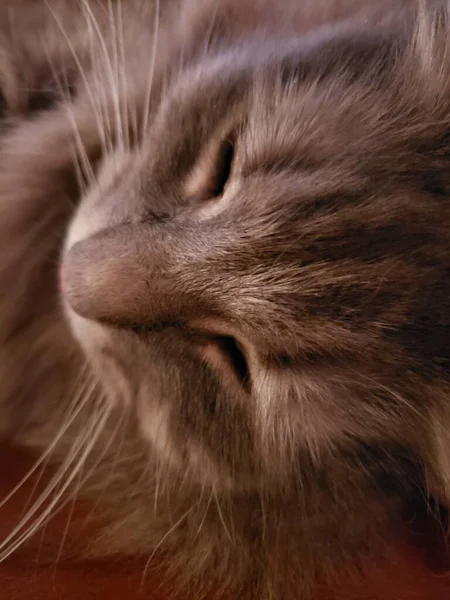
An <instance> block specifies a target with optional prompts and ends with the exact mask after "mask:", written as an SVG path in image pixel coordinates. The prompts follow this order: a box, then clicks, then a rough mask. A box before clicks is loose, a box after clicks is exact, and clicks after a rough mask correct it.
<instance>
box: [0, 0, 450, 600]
mask: <svg viewBox="0 0 450 600" xmlns="http://www.w3.org/2000/svg"><path fill="white" fill-rule="evenodd" d="M373 4H374V3H372V2H368V3H361V2H360V1H356V0H355V1H354V2H352V1H348V2H338V0H327V1H325V0H322V1H320V2H318V1H314V2H313V1H311V2H309V1H308V2H302V3H299V2H295V1H292V2H290V1H288V0H286V1H284V2H281V3H280V2H273V1H271V0H252V1H250V0H248V1H247V0H244V1H242V0H240V1H237V0H236V1H235V0H223V1H222V0H221V1H220V2H218V1H217V0H211V1H209V0H208V1H201V2H200V1H199V2H197V3H196V2H194V1H193V0H192V1H191V0H185V1H184V2H181V4H179V3H178V2H176V1H175V0H173V2H161V6H159V5H157V4H155V3H153V2H145V1H144V0H130V1H129V2H125V1H123V2H122V3H120V2H119V1H117V2H112V3H108V2H92V3H88V2H80V3H78V4H75V3H72V2H68V1H67V2H65V1H64V0H58V1H56V0H49V1H48V2H28V1H26V0H21V1H20V2H17V1H14V2H13V1H12V0H11V1H10V2H6V3H4V6H3V5H2V8H1V9H0V28H1V32H2V37H1V39H0V84H1V89H2V97H1V107H0V108H1V111H2V130H1V138H0V256H1V257H2V258H1V260H0V289H1V291H2V294H1V297H0V380H1V382H2V385H1V391H0V401H1V411H2V412H1V422H0V428H1V432H2V433H3V434H4V435H6V436H10V437H13V438H16V439H17V440H19V441H21V442H22V443H26V444H28V445H31V446H37V447H45V446H46V445H48V444H51V443H52V441H53V440H54V439H55V436H58V435H59V434H58V432H61V427H63V426H64V423H65V422H66V419H67V417H66V415H67V411H68V407H69V405H70V404H71V403H72V402H73V401H74V399H76V397H77V393H78V394H80V385H81V383H80V382H83V373H85V370H86V369H87V370H88V372H89V373H90V375H89V379H90V380H92V381H93V383H92V386H91V387H89V385H88V386H87V389H89V394H87V396H86V394H85V396H86V397H87V401H85V402H84V404H83V405H82V409H80V412H79V413H78V414H77V416H76V418H75V417H74V418H73V422H72V424H71V426H70V427H67V431H65V434H64V435H60V436H59V438H58V440H59V441H58V443H57V444H56V445H55V449H54V452H53V456H54V458H55V460H64V457H65V456H67V455H68V454H69V455H70V453H71V452H74V450H73V448H74V444H76V441H77V439H82V432H83V431H85V428H86V423H89V422H91V421H92V419H93V418H94V419H95V418H96V417H95V415H94V417H93V413H94V412H95V410H98V401H99V399H101V398H103V397H104V396H106V397H107V405H108V406H109V403H111V404H112V403H113V402H115V403H116V405H115V406H113V407H112V408H110V409H108V410H110V411H111V416H110V419H109V421H108V423H107V424H106V426H105V428H104V430H103V431H102V433H101V435H99V438H98V441H97V442H96V444H95V446H94V448H93V449H92V452H90V454H89V456H88V457H87V458H86V460H85V461H84V462H85V463H87V464H86V465H85V468H84V472H85V473H87V475H86V476H85V477H84V478H83V487H82V493H84V494H85V496H86V497H88V498H94V499H95V498H96V497H97V496H100V497H101V504H102V507H103V511H104V517H105V518H106V519H107V521H108V527H107V529H105V532H104V534H103V535H102V536H101V537H100V539H99V540H98V541H97V542H96V543H95V544H94V545H93V547H92V548H91V549H90V552H91V553H93V554H102V555H105V554H108V553H123V552H126V553H138V554H148V555H149V556H151V558H152V559H153V556H154V555H157V556H158V558H159V560H160V561H163V562H164V564H165V565H166V566H167V568H168V569H169V570H170V571H172V572H173V574H174V575H175V576H176V580H177V581H178V582H179V585H180V588H181V587H184V588H185V589H186V587H187V586H189V587H188V589H189V590H190V592H189V593H190V597H192V598H195V599H200V598H210V597H211V595H210V594H211V590H212V589H214V590H216V591H217V590H219V593H222V592H223V593H224V594H230V593H231V594H235V596H236V597H238V598H242V599H249V600H256V599H258V600H259V599H262V600H269V599H275V598H276V599H278V600H291V599H292V600H293V599H294V598H295V599H296V598H299V597H300V596H301V597H302V598H303V597H305V598H306V597H308V594H313V591H312V590H313V588H314V585H315V583H317V581H321V580H323V579H332V578H333V576H334V573H335V571H336V569H341V568H346V567H347V568H350V567H351V565H355V564H358V559H359V557H361V556H364V555H366V554H367V551H369V550H377V549H379V548H380V547H381V546H382V544H383V543H389V540H390V539H391V538H392V536H393V535H395V532H396V529H397V527H398V526H399V524H400V520H401V515H402V511H403V509H404V508H405V506H407V505H408V504H409V503H411V502H413V501H416V500H417V499H421V498H423V497H425V498H426V497H427V496H428V495H429V494H433V495H434V496H435V497H437V498H438V499H439V500H440V501H441V502H443V503H444V504H445V503H448V501H449V499H450V464H449V458H448V457H449V451H450V434H449V431H450V414H449V408H448V404H449V393H450V370H449V368H450V352H449V346H448V339H449V335H450V316H449V315H450V310H449V309H450V305H449V303H450V300H449V298H450V289H449V272H450V205H449V201H448V195H449V193H450V179H449V174H448V164H449V157H450V143H449V140H450V137H449V131H450V103H449V100H448V99H449V98H450V42H449V39H450V38H449V33H450V21H449V10H450V8H449V3H448V2H437V1H436V2H431V1H430V2H420V1H418V2H394V1H390V2H379V3H376V7H374V5H373ZM300 6H301V8H300ZM119 15H120V19H119ZM155 22H156V23H157V27H155ZM155 34H157V36H158V37H157V40H156V41H157V43H156V44H155V37H154V36H155ZM155 48H156V55H155V56H154V55H153V52H154V49H155ZM150 76H151V87H150V88H149V82H148V79H149V77H150ZM149 89H150V91H151V93H150V95H148V90H149ZM229 132H231V134H232V136H233V137H232V141H233V144H234V153H235V155H234V162H233V166H232V170H231V175H230V181H231V183H230V186H229V188H227V189H226V191H225V193H224V196H223V198H222V200H221V201H220V202H222V204H217V205H216V204H213V203H210V204H208V202H206V203H205V202H204V201H203V198H201V195H202V194H201V190H202V186H206V188H205V189H207V190H209V189H210V188H209V187H208V185H207V184H208V181H207V179H208V177H209V176H210V175H209V171H210V170H211V169H212V168H213V166H214V159H215V154H214V153H215V152H217V149H218V148H220V144H221V142H222V137H223V136H224V135H228V133H229ZM76 151H78V154H79V155H80V156H79V162H78V168H77V167H76V164H77V161H75V159H74V156H75V155H76V153H77V152H76ZM209 155H211V156H209ZM211 165H212V166H211ZM80 170H81V171H83V173H82V177H80V174H79V171H80ZM205 181H206V183H205ZM197 193H198V194H199V198H200V199H201V202H200V201H199V198H197V197H196V194H197ZM61 269H62V275H61V276H60V273H59V271H60V270H61ZM60 278H62V280H63V292H62V293H61V290H60V286H59V285H58V281H59V279H60ZM84 317H89V318H84ZM201 328H203V329H208V328H210V329H212V330H213V331H215V330H218V331H216V332H218V333H224V332H225V333H227V334H229V335H231V336H234V337H236V338H237V339H238V340H240V341H242V346H243V350H244V353H245V357H246V362H247V368H248V373H247V375H246V376H245V377H244V378H243V379H244V380H243V381H238V380H237V378H236V377H233V376H232V374H231V372H230V369H228V368H227V367H226V366H224V365H223V364H222V362H221V360H220V358H219V359H218V362H217V364H216V363H214V360H216V359H217V355H216V354H213V358H211V360H210V358H209V355H207V354H204V355H202V356H203V358H201V356H200V355H199V353H198V351H197V350H198V348H197V341H196V337H195V336H196V335H197V336H200V337H201V333H200V334H198V330H201ZM214 328H215V329H214ZM203 341H204V340H203ZM205 357H206V358H205ZM86 364H87V367H86ZM82 389H85V388H82ZM155 560H156V558H155ZM152 564H153V563H152V562H151V563H150V566H151V565H152Z"/></svg>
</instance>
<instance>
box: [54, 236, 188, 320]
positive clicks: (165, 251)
mask: <svg viewBox="0 0 450 600" xmlns="http://www.w3.org/2000/svg"><path fill="white" fill-rule="evenodd" d="M176 246H177V244H176V241H175V240H174V241H173V244H171V243H170V239H168V236H167V235H162V236H159V235H158V233H157V232H156V233H155V230H154V229H153V228H146V227H145V226H142V225H139V226H132V225H130V226H123V227H120V228H117V229H115V230H109V231H106V232H104V233H102V234H98V235H96V236H94V237H92V238H89V239H87V240H83V241H81V242H78V243H76V244H75V245H74V246H73V247H72V248H71V249H70V250H69V252H68V253H67V255H66V256H65V258H64V260H63V265H62V271H61V290H62V293H63V295H64V298H65V299H66V301H67V302H68V304H69V306H70V307H71V308H72V310H73V311H74V312H76V313H78V314H79V315H81V316H83V317H85V318H88V319H93V320H98V321H107V322H109V323H114V324H118V325H121V326H133V325H138V324H139V325H140V324H144V323H147V324H151V323H155V322H160V321H161V320H168V319H178V318H179V317H181V316H182V315H185V314H186V313H188V312H189V311H190V310H191V308H193V306H194V304H195V301H194V302H193V299H192V298H190V297H189V296H190V294H189V292H188V290H189V286H186V285H185V283H186V282H184V281H182V279H183V269H181V270H180V268H178V267H179V265H177V262H178V261H177V256H179V255H180V249H179V248H178V250H177V247H176ZM181 253H182V255H184V256H185V254H186V251H185V249H181ZM180 262H181V261H180Z"/></svg>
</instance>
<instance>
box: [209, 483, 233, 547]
mask: <svg viewBox="0 0 450 600" xmlns="http://www.w3.org/2000/svg"><path fill="white" fill-rule="evenodd" d="M212 494H213V497H214V502H215V504H216V507H217V514H218V515H219V520H220V522H221V523H222V525H223V528H224V531H225V533H226V535H227V537H228V539H229V540H230V542H231V543H232V544H234V542H235V540H234V539H233V537H232V535H231V533H230V532H229V530H228V527H227V524H226V523H225V518H224V516H223V512H222V509H221V507H220V501H219V498H218V495H217V490H216V488H215V486H213V489H212Z"/></svg>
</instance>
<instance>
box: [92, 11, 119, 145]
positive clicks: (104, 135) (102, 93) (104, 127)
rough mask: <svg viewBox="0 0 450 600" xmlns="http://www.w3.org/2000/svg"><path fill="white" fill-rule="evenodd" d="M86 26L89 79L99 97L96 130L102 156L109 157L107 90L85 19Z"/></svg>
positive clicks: (109, 134)
mask: <svg viewBox="0 0 450 600" xmlns="http://www.w3.org/2000/svg"><path fill="white" fill-rule="evenodd" d="M86 26H87V32H88V40H89V55H90V59H91V63H92V68H91V77H92V80H93V85H94V87H95V90H96V93H97V94H98V95H99V101H98V106H99V115H100V118H99V119H97V128H98V130H99V132H101V144H102V151H103V154H104V155H105V156H109V155H111V154H112V153H113V132H112V130H111V122H110V118H109V117H108V114H107V113H108V96H107V88H106V86H104V85H102V81H101V73H102V72H103V69H102V68H101V67H102V65H101V64H99V57H98V53H97V51H96V47H95V39H96V34H95V32H94V30H93V26H92V22H91V20H90V19H87V22H86Z"/></svg>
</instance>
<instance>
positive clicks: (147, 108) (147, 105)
mask: <svg viewBox="0 0 450 600" xmlns="http://www.w3.org/2000/svg"><path fill="white" fill-rule="evenodd" d="M154 12H155V21H154V28H153V45H152V54H151V57H152V58H151V65H150V72H149V79H148V84H147V92H146V96H145V102H144V115H143V117H144V118H143V126H142V139H144V136H145V132H146V131H147V127H148V120H149V116H150V104H151V98H152V91H153V90H152V87H153V77H154V74H155V66H156V53H157V50H158V35H159V21H160V0H155V11H154Z"/></svg>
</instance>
